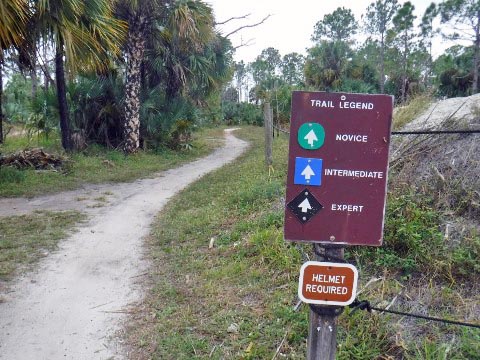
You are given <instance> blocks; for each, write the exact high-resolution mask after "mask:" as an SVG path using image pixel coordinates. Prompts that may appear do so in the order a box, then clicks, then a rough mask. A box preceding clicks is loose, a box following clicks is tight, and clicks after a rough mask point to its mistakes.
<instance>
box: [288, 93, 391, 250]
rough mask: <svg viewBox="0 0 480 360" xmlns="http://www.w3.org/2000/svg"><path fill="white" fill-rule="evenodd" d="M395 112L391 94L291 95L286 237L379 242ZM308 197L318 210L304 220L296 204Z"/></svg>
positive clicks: (356, 243)
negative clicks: (313, 200) (391, 129)
mask: <svg viewBox="0 0 480 360" xmlns="http://www.w3.org/2000/svg"><path fill="white" fill-rule="evenodd" d="M392 107H393V98H392V97H391V96H387V95H364V94H344V93H324V92H305V91H295V92H293V95H292V117H291V126H290V151H289V163H288V177H287V194H286V204H287V206H286V210H285V239H286V240H292V241H310V242H319V243H327V244H344V245H371V246H380V245H381V244H382V233H383V218H384V211H385V195H386V185H387V172H388V150H389V144H390V127H391V120H392ZM306 186H307V189H305V187H306ZM306 190H308V191H306ZM306 192H308V195H306V194H305V193H306ZM302 194H303V195H302ZM299 197H300V203H298V204H297V202H298V201H299ZM302 197H303V199H302ZM307 197H313V198H314V199H316V201H317V202H318V203H319V204H320V205H321V210H320V211H318V212H316V213H315V214H314V215H312V216H311V217H309V220H308V221H305V220H304V219H303V217H299V216H298V215H297V212H298V211H297V210H296V208H295V206H297V207H298V206H300V205H301V204H303V203H304V201H303V200H306V201H308V202H310V200H309V199H308V198H307ZM292 201H293V203H292Z"/></svg>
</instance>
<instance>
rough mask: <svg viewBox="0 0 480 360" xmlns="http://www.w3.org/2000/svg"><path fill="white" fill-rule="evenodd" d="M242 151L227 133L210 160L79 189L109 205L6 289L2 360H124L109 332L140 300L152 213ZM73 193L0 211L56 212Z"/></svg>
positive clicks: (0, 314) (0, 205) (0, 306)
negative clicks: (99, 194)
mask: <svg viewBox="0 0 480 360" xmlns="http://www.w3.org/2000/svg"><path fill="white" fill-rule="evenodd" d="M247 146H248V144H247V143H246V142H244V141H242V140H239V139H237V138H235V137H234V136H233V135H232V134H231V131H228V130H227V131H226V133H225V146H224V147H222V148H220V149H218V150H216V151H215V152H214V153H212V154H211V155H209V156H208V157H205V158H203V159H200V160H197V161H194V162H192V163H189V164H186V165H184V166H181V167H179V168H176V169H172V170H169V171H165V172H163V173H161V174H159V176H157V177H155V178H152V179H144V180H139V181H136V182H134V183H129V184H120V185H110V186H100V187H98V186H97V187H95V189H93V190H92V189H87V190H81V191H87V192H88V191H90V192H91V191H94V192H95V191H104V190H108V191H109V192H111V194H113V197H114V200H113V201H112V202H111V203H109V204H107V205H106V206H105V207H102V208H94V209H93V210H92V213H93V215H92V216H91V219H90V220H89V222H88V223H87V224H85V225H82V226H81V228H80V229H79V231H78V232H77V233H75V234H74V235H73V236H71V237H70V238H69V239H67V240H65V241H63V242H62V243H61V244H60V248H59V250H58V251H56V252H54V253H52V254H51V255H49V256H48V257H46V258H44V259H43V260H42V261H41V262H40V265H39V267H38V270H36V271H35V272H32V273H29V274H26V275H24V276H23V277H21V278H20V279H18V281H16V282H14V283H13V284H12V285H11V286H9V289H8V291H7V293H6V294H5V295H3V301H2V302H0V359H5V360H7V359H8V360H44V359H45V360H46V359H48V360H55V359H86V360H87V359H123V358H125V357H126V354H125V350H124V349H122V346H121V344H119V342H118V341H116V340H115V333H116V332H118V331H119V330H120V329H121V328H122V321H125V318H126V314H125V310H126V309H127V308H128V305H129V304H132V303H133V302H135V301H139V300H140V299H141V297H142V289H141V286H140V284H139V283H138V282H139V279H140V278H141V274H144V273H145V272H146V271H148V263H147V262H146V261H145V260H144V257H143V241H142V240H143V238H144V237H145V236H146V235H147V234H148V233H149V230H150V224H151V222H152V220H153V218H154V216H155V215H156V214H157V213H158V212H159V211H160V210H161V209H162V208H163V206H164V205H165V203H166V202H167V201H168V200H169V199H170V198H171V197H172V196H173V195H174V194H175V193H176V192H178V191H180V190H181V189H183V188H184V187H186V186H187V185H188V184H190V183H192V182H193V181H195V180H197V179H198V178H200V177H201V176H203V175H204V174H206V173H208V172H210V171H212V170H215V169H217V168H219V167H221V166H223V165H225V164H227V163H229V162H231V161H232V160H234V159H235V158H236V157H238V156H239V155H240V154H241V153H242V152H243V151H244V150H245V149H246V148H247ZM78 195H79V192H78V191H76V192H68V193H63V194H58V195H54V196H50V197H42V198H40V199H33V200H30V201H27V200H25V199H17V200H4V201H3V202H2V201H0V209H2V211H3V210H4V208H5V206H11V207H10V211H9V215H12V213H25V212H28V211H31V210H32V209H43V208H47V209H57V210H58V209H59V208H62V207H61V206H60V205H59V204H61V203H62V202H63V203H65V204H64V205H66V204H68V203H71V202H72V201H70V202H69V201H67V200H66V199H69V198H71V197H72V196H73V197H74V196H78ZM8 201H10V202H8ZM78 202H79V201H76V203H78ZM13 203H14V205H12V204H13ZM73 203H75V201H73ZM32 204H33V205H32ZM42 204H43V206H42ZM75 206H78V204H77V205H75ZM192 206H194V204H192ZM12 207H16V210H15V211H13V212H12ZM4 215H5V214H4ZM0 216H2V214H1V213H0Z"/></svg>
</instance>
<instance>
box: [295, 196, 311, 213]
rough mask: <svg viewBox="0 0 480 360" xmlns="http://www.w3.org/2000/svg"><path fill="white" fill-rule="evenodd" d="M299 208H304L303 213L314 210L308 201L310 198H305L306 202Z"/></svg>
mask: <svg viewBox="0 0 480 360" xmlns="http://www.w3.org/2000/svg"><path fill="white" fill-rule="evenodd" d="M298 207H299V208H302V212H303V213H307V212H308V210H311V209H312V206H311V205H310V202H309V201H308V198H305V200H303V201H302V203H301V204H300V205H298Z"/></svg>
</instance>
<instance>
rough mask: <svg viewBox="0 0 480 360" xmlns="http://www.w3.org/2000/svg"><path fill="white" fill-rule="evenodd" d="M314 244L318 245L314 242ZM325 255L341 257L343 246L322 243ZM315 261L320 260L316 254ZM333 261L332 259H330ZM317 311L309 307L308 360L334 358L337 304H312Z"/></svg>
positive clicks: (333, 359) (330, 359)
mask: <svg viewBox="0 0 480 360" xmlns="http://www.w3.org/2000/svg"><path fill="white" fill-rule="evenodd" d="M314 246H315V247H316V246H318V245H317V244H314ZM322 247H324V248H325V255H326V257H327V258H328V257H329V256H332V257H336V258H340V259H343V251H344V248H343V247H341V246H339V245H322ZM315 260H316V261H322V260H323V259H321V258H320V256H318V255H317V254H316V255H315ZM332 262H333V261H332ZM313 306H314V307H315V309H318V311H313V310H312V308H310V318H309V327H308V340H307V347H308V348H307V359H308V360H335V353H336V350H337V317H338V311H339V309H341V307H339V306H326V305H313Z"/></svg>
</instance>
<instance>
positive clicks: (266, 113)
mask: <svg viewBox="0 0 480 360" xmlns="http://www.w3.org/2000/svg"><path fill="white" fill-rule="evenodd" d="M263 121H264V124H265V163H266V164H267V166H272V164H273V155H272V146H273V123H272V110H271V108H270V103H269V102H265V104H264V108H263Z"/></svg>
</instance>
